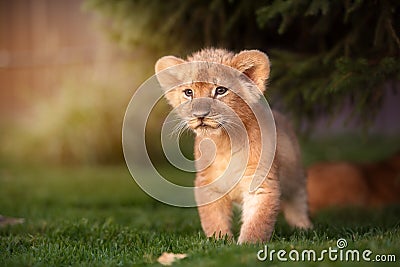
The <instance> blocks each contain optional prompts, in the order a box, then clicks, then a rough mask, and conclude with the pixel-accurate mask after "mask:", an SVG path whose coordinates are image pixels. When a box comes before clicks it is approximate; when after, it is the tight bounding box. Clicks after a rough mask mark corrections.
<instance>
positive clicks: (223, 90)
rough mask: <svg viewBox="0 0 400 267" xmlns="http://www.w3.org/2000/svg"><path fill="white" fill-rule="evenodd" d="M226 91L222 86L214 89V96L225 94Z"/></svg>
mask: <svg viewBox="0 0 400 267" xmlns="http://www.w3.org/2000/svg"><path fill="white" fill-rule="evenodd" d="M227 91H228V89H227V88H225V87H222V86H218V87H217V88H215V96H220V95H223V94H225V93H226V92H227Z"/></svg>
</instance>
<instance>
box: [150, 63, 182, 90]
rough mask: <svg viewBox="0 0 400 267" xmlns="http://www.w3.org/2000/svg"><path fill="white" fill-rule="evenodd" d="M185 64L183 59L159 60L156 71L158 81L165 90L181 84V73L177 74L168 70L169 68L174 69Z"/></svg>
mask: <svg viewBox="0 0 400 267" xmlns="http://www.w3.org/2000/svg"><path fill="white" fill-rule="evenodd" d="M182 63H185V61H184V60H183V59H181V58H177V57H174V56H165V57H162V58H160V59H159V60H157V62H156V65H155V71H156V76H157V80H158V82H159V83H160V85H161V87H163V89H164V90H168V89H170V88H172V87H175V86H176V85H178V84H179V82H180V81H179V80H180V79H179V73H176V71H174V70H173V69H171V70H166V69H168V68H169V67H173V66H176V65H179V64H182ZM163 70H166V71H164V72H162V73H160V72H161V71H163Z"/></svg>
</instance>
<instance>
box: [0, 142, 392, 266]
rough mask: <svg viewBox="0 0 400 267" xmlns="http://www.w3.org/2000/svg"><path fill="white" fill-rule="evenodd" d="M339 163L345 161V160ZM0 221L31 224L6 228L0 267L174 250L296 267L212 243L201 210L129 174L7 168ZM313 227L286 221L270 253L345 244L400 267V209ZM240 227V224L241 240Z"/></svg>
mask: <svg viewBox="0 0 400 267" xmlns="http://www.w3.org/2000/svg"><path fill="white" fill-rule="evenodd" d="M354 143H355V142H349V143H348V144H347V145H345V146H344V147H343V149H342V150H343V151H344V152H343V153H342V156H343V155H348V158H349V159H352V158H353V157H354V155H353V154H351V153H350V152H348V151H347V150H349V151H350V150H351V151H354V149H355V147H354V146H356V145H355V144H354ZM382 144H384V145H382ZM397 144H398V143H397ZM324 146H325V147H326V148H327V150H328V151H329V149H333V150H334V149H336V150H337V146H335V145H333V144H332V143H330V142H328V141H324ZM329 147H331V148H329ZM356 148H357V147H356ZM395 148H396V147H394V146H393V145H392V143H390V142H387V144H386V143H385V142H383V143H376V144H375V145H374V144H372V145H370V146H368V151H371V153H361V154H362V155H363V156H362V158H363V159H365V160H370V159H374V157H378V158H379V157H382V156H384V155H385V153H388V151H389V152H390V150H393V149H395ZM321 151H322V150H321V146H314V147H312V148H309V149H307V150H306V151H305V153H304V155H305V161H306V162H307V163H308V164H309V163H311V162H313V161H315V160H316V159H317V158H321V159H326V157H327V156H326V153H327V152H326V150H324V151H323V152H321ZM321 153H322V154H321ZM361 154H360V155H361ZM324 155H325V156H324ZM332 157H333V158H335V157H340V153H339V154H338V153H336V154H334V156H332ZM171 173H173V172H171ZM0 214H3V215H7V216H13V217H22V218H25V222H24V223H23V224H19V225H13V226H7V227H4V228H0V265H1V266H21V265H23V266H60V265H61V266H65V265H86V266H104V265H111V266H115V265H124V266H132V265H155V266H159V264H158V263H157V258H158V257H159V256H160V255H161V254H162V253H163V252H165V251H167V252H173V253H185V254H187V255H188V256H187V258H185V259H183V260H180V261H178V262H177V263H176V265H181V266H243V265H250V266H251V265H260V266H263V265H264V266H267V265H274V266H280V265H284V264H287V263H285V262H280V261H278V260H277V259H276V257H275V258H274V261H273V262H271V261H269V260H266V261H264V262H261V261H259V260H257V252H258V251H259V250H261V249H263V248H264V246H263V245H252V246H237V245H236V244H235V243H233V242H231V241H228V240H222V241H215V240H212V239H207V238H206V237H204V235H203V233H202V231H201V227H200V222H199V219H198V215H197V211H196V210H195V209H188V208H175V207H170V206H167V205H164V204H162V203H159V202H157V201H155V200H153V199H151V198H149V197H148V196H147V195H146V194H144V193H143V192H142V191H141V190H140V189H139V188H138V187H137V186H136V184H135V182H134V181H133V179H132V178H131V177H130V174H129V172H128V170H127V169H126V167H125V166H124V165H120V166H92V167H82V166H69V167H66V166H63V167H60V166H58V167H56V166H53V167H44V165H22V164H5V163H3V164H0ZM238 216H239V213H238V212H236V217H238ZM313 222H314V225H315V227H314V229H313V230H310V231H298V230H292V229H290V228H289V227H288V226H287V225H286V223H285V221H284V220H283V219H282V218H281V217H280V218H279V220H278V223H277V226H276V230H275V232H274V235H273V237H272V240H271V242H269V243H268V249H269V251H271V250H272V249H274V250H279V249H284V250H286V251H287V252H289V251H290V250H293V249H297V250H299V251H300V252H301V251H302V250H304V249H314V250H316V251H317V252H321V251H322V250H324V249H328V248H329V247H332V248H334V247H335V246H336V241H337V240H338V239H339V238H344V239H346V240H347V242H348V246H347V247H346V249H358V250H360V251H362V250H365V249H369V250H371V251H372V252H373V254H372V256H371V258H373V257H374V256H375V255H377V254H385V255H386V254H394V255H395V256H396V260H397V263H396V262H394V263H393V262H392V263H389V262H385V263H381V265H382V266H398V261H399V260H400V207H398V206H397V207H396V206H391V207H387V208H384V209H381V210H375V211H373V210H361V209H341V210H340V209H336V210H328V211H324V212H320V213H319V214H317V215H316V216H315V217H314V218H313ZM238 228H239V225H238V224H236V225H235V230H236V232H237V231H238ZM373 264H376V262H370V263H366V262H363V261H361V262H355V263H354V262H340V261H338V260H336V261H330V260H329V259H328V257H326V259H325V261H324V262H308V263H307V266H317V265H318V266H330V265H336V266H343V265H351V266H354V265H358V266H368V265H371V266H372V265H373ZM291 265H293V266H303V265H304V263H302V262H292V263H291Z"/></svg>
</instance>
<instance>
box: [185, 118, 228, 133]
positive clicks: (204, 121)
mask: <svg viewBox="0 0 400 267" xmlns="http://www.w3.org/2000/svg"><path fill="white" fill-rule="evenodd" d="M188 124H189V127H190V128H192V129H193V130H201V129H218V128H219V127H221V126H222V125H221V123H219V122H217V121H215V120H212V119H209V118H196V119H192V120H190V121H189V123H188Z"/></svg>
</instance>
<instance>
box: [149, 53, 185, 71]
mask: <svg viewBox="0 0 400 267" xmlns="http://www.w3.org/2000/svg"><path fill="white" fill-rule="evenodd" d="M182 63H185V61H184V60H183V59H181V58H178V57H174V56H165V57H162V58H160V59H159V60H157V62H156V65H155V71H156V73H159V72H160V71H162V70H165V69H166V68H169V67H172V66H175V65H178V64H182Z"/></svg>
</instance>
